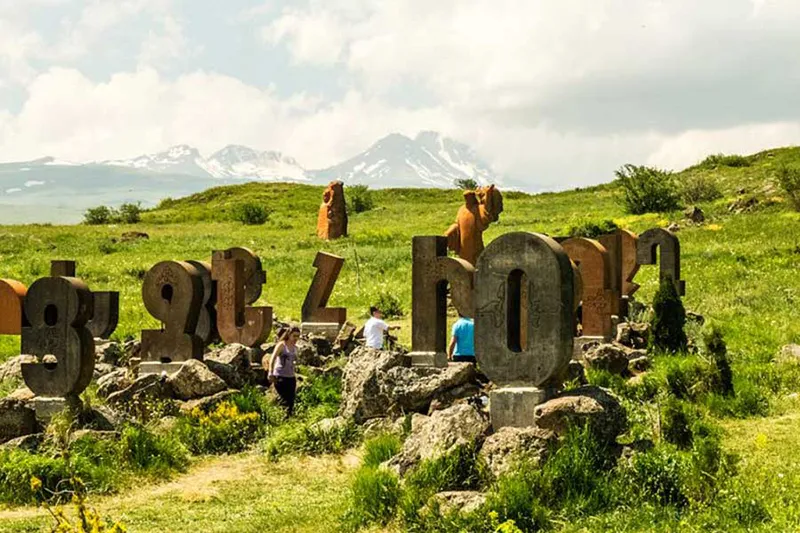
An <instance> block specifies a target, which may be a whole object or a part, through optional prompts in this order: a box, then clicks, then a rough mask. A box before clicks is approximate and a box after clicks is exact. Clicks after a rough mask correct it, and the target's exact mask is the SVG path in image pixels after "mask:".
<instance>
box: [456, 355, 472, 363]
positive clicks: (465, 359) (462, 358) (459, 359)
mask: <svg viewBox="0 0 800 533" xmlns="http://www.w3.org/2000/svg"><path fill="white" fill-rule="evenodd" d="M453 362H454V363H475V356H474V355H454V356H453Z"/></svg>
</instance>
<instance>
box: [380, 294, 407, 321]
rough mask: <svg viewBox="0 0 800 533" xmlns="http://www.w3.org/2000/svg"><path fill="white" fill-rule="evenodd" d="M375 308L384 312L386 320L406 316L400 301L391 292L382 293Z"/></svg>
mask: <svg viewBox="0 0 800 533" xmlns="http://www.w3.org/2000/svg"><path fill="white" fill-rule="evenodd" d="M375 306H376V307H377V308H378V309H380V310H381V311H383V316H384V317H385V318H399V317H401V316H403V315H404V314H405V312H404V311H403V306H402V305H401V304H400V299H399V298H398V297H397V296H395V295H394V294H392V293H390V292H386V291H382V292H381V293H380V294H378V298H377V300H376V301H375Z"/></svg>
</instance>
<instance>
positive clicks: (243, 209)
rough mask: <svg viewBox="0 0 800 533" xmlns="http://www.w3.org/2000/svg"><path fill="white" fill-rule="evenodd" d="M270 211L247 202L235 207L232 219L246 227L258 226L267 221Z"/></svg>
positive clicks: (259, 205)
mask: <svg viewBox="0 0 800 533" xmlns="http://www.w3.org/2000/svg"><path fill="white" fill-rule="evenodd" d="M270 213H271V211H270V210H269V209H268V208H266V207H264V206H263V205H261V204H257V203H255V202H248V203H244V204H239V205H237V206H236V207H235V208H234V210H233V219H234V220H236V221H237V222H241V223H242V224H246V225H248V226H260V225H261V224H264V223H266V222H267V220H269V216H270Z"/></svg>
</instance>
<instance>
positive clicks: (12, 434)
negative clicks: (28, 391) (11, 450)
mask: <svg viewBox="0 0 800 533" xmlns="http://www.w3.org/2000/svg"><path fill="white" fill-rule="evenodd" d="M37 429H38V427H37V423H36V413H35V412H34V410H33V409H31V408H30V407H28V406H27V405H26V404H25V402H23V401H21V400H14V399H8V398H3V399H2V400H0V444H2V443H4V442H7V441H9V440H11V439H16V438H17V437H23V436H25V435H30V434H31V433H36V432H37Z"/></svg>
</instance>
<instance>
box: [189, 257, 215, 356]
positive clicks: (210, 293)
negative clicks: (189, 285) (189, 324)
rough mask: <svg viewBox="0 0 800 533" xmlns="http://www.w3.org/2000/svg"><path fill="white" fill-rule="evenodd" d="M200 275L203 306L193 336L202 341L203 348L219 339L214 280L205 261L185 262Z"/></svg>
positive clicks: (209, 266)
mask: <svg viewBox="0 0 800 533" xmlns="http://www.w3.org/2000/svg"><path fill="white" fill-rule="evenodd" d="M186 262H187V263H189V264H190V265H192V266H193V267H195V268H196V269H197V271H198V272H199V273H200V278H201V279H202V281H203V305H202V307H201V308H200V316H199V317H198V318H197V328H195V331H194V334H195V335H197V336H198V337H200V339H202V341H203V346H208V345H209V344H211V343H212V342H214V341H216V340H217V339H218V338H219V332H217V308H216V306H217V291H216V286H215V285H214V280H212V279H211V264H209V263H207V262H205V261H192V260H187V261H186Z"/></svg>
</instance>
